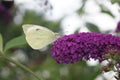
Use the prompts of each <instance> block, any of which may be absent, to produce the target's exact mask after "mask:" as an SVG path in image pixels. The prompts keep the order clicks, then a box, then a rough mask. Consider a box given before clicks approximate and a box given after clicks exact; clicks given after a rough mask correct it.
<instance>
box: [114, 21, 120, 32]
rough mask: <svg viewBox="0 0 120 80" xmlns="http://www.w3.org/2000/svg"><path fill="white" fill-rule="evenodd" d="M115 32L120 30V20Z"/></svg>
mask: <svg viewBox="0 0 120 80" xmlns="http://www.w3.org/2000/svg"><path fill="white" fill-rule="evenodd" d="M115 32H116V33H118V32H120V21H119V22H118V24H117V27H116V30H115Z"/></svg>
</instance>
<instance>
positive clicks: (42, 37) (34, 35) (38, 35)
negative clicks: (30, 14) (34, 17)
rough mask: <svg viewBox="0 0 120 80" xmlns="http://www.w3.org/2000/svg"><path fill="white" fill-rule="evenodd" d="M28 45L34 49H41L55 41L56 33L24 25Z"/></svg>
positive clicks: (35, 26)
mask: <svg viewBox="0 0 120 80" xmlns="http://www.w3.org/2000/svg"><path fill="white" fill-rule="evenodd" d="M23 31H24V33H25V35H26V40H27V42H28V44H29V45H30V46H31V47H32V48H33V49H41V48H43V47H45V46H47V45H48V44H50V43H52V42H53V41H54V40H55V33H54V32H52V31H51V30H49V29H47V28H45V27H42V26H38V25H30V24H27V25H23Z"/></svg>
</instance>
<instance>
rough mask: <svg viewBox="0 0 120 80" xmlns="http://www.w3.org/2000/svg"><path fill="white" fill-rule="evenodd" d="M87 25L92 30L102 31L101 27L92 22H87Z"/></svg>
mask: <svg viewBox="0 0 120 80" xmlns="http://www.w3.org/2000/svg"><path fill="white" fill-rule="evenodd" d="M86 27H87V28H88V29H89V30H90V31H91V32H100V30H99V28H98V27H97V26H96V25H95V24H92V23H86Z"/></svg>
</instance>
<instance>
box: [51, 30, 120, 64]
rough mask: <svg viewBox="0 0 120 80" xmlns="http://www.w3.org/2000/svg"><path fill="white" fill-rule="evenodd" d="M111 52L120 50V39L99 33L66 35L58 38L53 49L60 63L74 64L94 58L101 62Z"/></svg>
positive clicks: (52, 51)
mask: <svg viewBox="0 0 120 80" xmlns="http://www.w3.org/2000/svg"><path fill="white" fill-rule="evenodd" d="M111 50H118V51H119V50H120V37H118V36H113V35H111V34H100V33H97V32H91V33H90V32H87V33H84V32H83V33H78V34H72V35H65V36H63V37H61V38H58V39H57V40H56V41H55V42H54V44H53V46H52V49H51V54H52V56H53V58H54V59H55V60H56V61H57V62H58V63H74V62H78V61H81V60H82V59H85V60H89V59H90V58H93V59H95V60H97V59H98V60H99V61H100V62H101V61H103V60H105V58H103V56H104V55H106V54H108V53H109V51H111Z"/></svg>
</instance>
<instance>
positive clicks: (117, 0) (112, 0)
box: [111, 0, 120, 4]
mask: <svg viewBox="0 0 120 80" xmlns="http://www.w3.org/2000/svg"><path fill="white" fill-rule="evenodd" d="M111 2H112V3H113V4H114V3H120V0H111Z"/></svg>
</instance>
